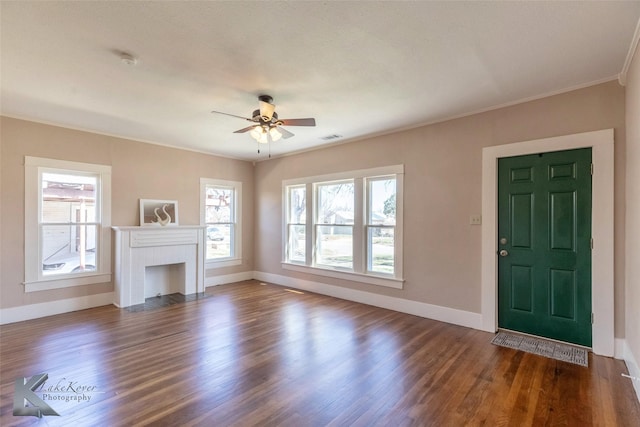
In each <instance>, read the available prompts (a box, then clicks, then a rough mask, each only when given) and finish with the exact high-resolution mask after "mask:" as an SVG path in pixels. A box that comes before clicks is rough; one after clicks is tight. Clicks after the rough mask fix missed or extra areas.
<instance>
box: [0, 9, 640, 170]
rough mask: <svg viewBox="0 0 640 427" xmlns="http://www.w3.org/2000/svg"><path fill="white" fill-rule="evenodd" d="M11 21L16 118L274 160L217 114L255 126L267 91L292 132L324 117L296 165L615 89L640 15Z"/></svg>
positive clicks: (426, 12) (110, 16)
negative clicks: (297, 122)
mask: <svg viewBox="0 0 640 427" xmlns="http://www.w3.org/2000/svg"><path fill="white" fill-rule="evenodd" d="M0 15H1V16H0V19H1V25H2V27H1V33H0V36H1V68H0V71H1V93H0V96H1V98H0V101H1V103H0V107H1V112H2V114H4V115H7V116H12V117H19V118H26V119H30V120H36V121H42V122H47V123H54V124H59V125H62V126H67V127H72V128H79V129H86V130H90V131H94V132H100V133H105V134H111V135H117V136H122V137H126V138H132V139H137V140H142V141H149V142H154V143H158V144H164V145H171V146H176V147H182V148H187V149H191V150H197V151H203V152H208V153H212V154H220V155H224V156H230V157H237V158H243V159H248V160H260V159H263V158H265V154H264V150H263V154H261V155H258V154H257V153H256V149H257V144H256V143H255V141H254V140H253V139H251V137H250V136H249V135H248V134H234V133H232V132H233V131H234V130H237V129H240V128H243V127H245V126H247V125H248V124H249V123H247V122H245V121H243V120H240V119H237V118H233V117H228V116H222V115H214V114H211V113H210V111H211V110H218V111H225V112H228V113H231V114H235V115H239V116H247V117H248V116H250V115H251V112H252V111H253V110H254V109H256V108H257V107H258V102H257V95H259V94H262V93H267V94H270V95H272V96H273V98H274V103H275V104H276V105H277V109H276V111H277V112H278V114H279V115H280V117H281V118H298V117H302V118H303V117H315V118H316V121H317V124H318V125H317V127H315V128H306V127H288V128H287V129H288V130H289V131H291V132H293V133H295V134H296V136H295V137H293V138H290V139H288V140H281V141H279V142H276V143H274V144H273V145H272V153H273V154H274V155H281V154H284V153H287V152H295V151H300V150H307V149H310V148H314V147H318V146H320V145H322V144H327V141H324V140H323V139H322V137H324V136H327V135H331V134H339V135H342V138H341V139H339V140H338V141H348V140H352V139H357V138H362V137H365V136H369V135H375V134H380V133H385V132H390V131H393V130H398V129H403V128H409V127H414V126H417V125H420V124H424V123H430V122H434V121H438V120H443V119H446V118H450V117H455V116H460V115H464V114H468V113H470V112H474V111H479V110H484V109H488V108H491V107H495V106H499V105H504V104H509V103H514V102H517V101H520V100H525V99H528V98H532V97H537V96H540V95H544V94H549V93H556V92H559V91H563V90H567V89H570V88H574V87H579V86H583V85H587V84H590V83H596V82H601V81H604V80H608V79H613V78H616V77H617V75H618V74H619V73H620V72H621V70H622V68H623V65H624V62H625V58H626V56H627V53H628V51H629V47H630V45H631V43H632V40H633V36H634V30H635V29H636V26H637V24H638V20H639V18H640V1H627V2H559V1H555V2H554V1H550V2H537V1H536V2H528V1H518V2H347V1H342V2H294V1H291V2H264V1H261V2H217V1H216V2H213V1H211V2H206V1H205V2H145V1H128V2H107V1H103V2H70V1H60V2H58V1H51V2H32V1H21V2H6V1H3V2H1V3H0ZM121 51H127V52H131V53H132V54H134V55H135V56H137V57H138V58H139V62H138V64H137V65H136V66H135V67H130V66H126V65H124V64H123V63H122V62H121V61H120V59H119V56H118V52H121ZM335 142H336V140H334V141H331V143H335Z"/></svg>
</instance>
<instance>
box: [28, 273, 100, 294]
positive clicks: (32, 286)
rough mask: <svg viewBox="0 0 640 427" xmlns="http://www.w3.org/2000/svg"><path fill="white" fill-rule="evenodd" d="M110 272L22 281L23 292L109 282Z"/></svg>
mask: <svg viewBox="0 0 640 427" xmlns="http://www.w3.org/2000/svg"><path fill="white" fill-rule="evenodd" d="M110 282H111V273H106V274H92V275H84V276H79V277H69V276H66V277H60V278H51V279H49V278H47V279H40V280H37V281H33V282H24V283H23V284H24V291H25V292H38V291H49V290H52V289H64V288H72V287H74V286H85V285H94V284H96V283H110Z"/></svg>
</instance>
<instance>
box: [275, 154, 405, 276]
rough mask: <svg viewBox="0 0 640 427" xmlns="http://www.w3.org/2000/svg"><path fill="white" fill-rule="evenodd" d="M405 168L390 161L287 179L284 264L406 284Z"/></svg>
mask: <svg viewBox="0 0 640 427" xmlns="http://www.w3.org/2000/svg"><path fill="white" fill-rule="evenodd" d="M403 173H404V168H403V166H390V167H383V168H375V169H367V170H360V171H353V172H346V173H340V174H332V175H326V176H319V177H310V178H302V179H296V180H287V181H284V182H283V194H284V199H285V209H284V212H285V218H284V222H285V225H284V245H283V246H284V253H283V260H284V261H283V267H284V268H287V269H291V270H299V271H308V272H311V271H309V269H313V271H312V272H313V274H322V275H326V276H331V277H338V278H344V279H347V280H356V281H362V282H365V283H372V284H377V285H382V286H389V287H395V288H402V281H403V280H402V186H403ZM307 195H309V196H310V197H307Z"/></svg>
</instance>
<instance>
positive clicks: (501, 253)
mask: <svg viewBox="0 0 640 427" xmlns="http://www.w3.org/2000/svg"><path fill="white" fill-rule="evenodd" d="M499 254H500V256H507V255H509V252H507V251H506V250H505V249H503V250H501V251H500V252H499Z"/></svg>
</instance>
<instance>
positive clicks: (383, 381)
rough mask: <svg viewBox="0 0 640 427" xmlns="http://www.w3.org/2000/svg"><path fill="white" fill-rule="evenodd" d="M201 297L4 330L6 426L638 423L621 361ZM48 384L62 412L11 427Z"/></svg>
mask: <svg viewBox="0 0 640 427" xmlns="http://www.w3.org/2000/svg"><path fill="white" fill-rule="evenodd" d="M207 293H208V294H211V295H212V296H211V297H209V298H201V299H197V300H194V301H188V302H185V303H182V304H175V305H169V306H166V307H160V308H156V309H150V310H144V311H137V312H131V311H127V310H122V309H118V308H116V307H114V306H106V307H99V308H95V309H90V310H83V311H79V312H75V313H68V314H63V315H58V316H53V317H48V318H42V319H36V320H31V321H26V322H21V323H16V324H11V325H5V326H2V327H0V343H1V346H2V348H1V351H0V357H1V359H0V363H1V367H0V383H1V391H0V399H1V402H0V403H1V418H0V425H2V426H12V425H64V426H132V425H146V424H156V425H168V426H183V425H184V426H230V425H233V426H252V425H259V426H296V427H297V426H374V425H380V426H420V425H425V426H427V425H428V426H480V425H484V426H501V425H509V426H547V425H548V426H591V425H594V426H640V404H639V403H638V401H637V400H636V397H635V394H634V392H633V389H632V385H631V382H630V380H629V379H626V378H623V377H622V376H621V375H620V374H621V373H627V370H626V367H625V365H624V363H623V362H622V361H619V360H614V359H611V358H606V357H600V356H593V355H591V354H590V355H589V368H584V367H581V366H577V365H572V364H568V363H566V362H560V361H556V360H552V359H546V358H543V357H541V356H535V355H531V354H527V353H523V352H519V351H516V350H511V349H507V348H502V347H497V346H495V345H492V344H491V343H490V340H491V338H492V336H493V335H492V334H489V333H486V332H481V331H477V330H473V329H467V328H463V327H459V326H453V325H449V324H446V323H440V322H436V321H433V320H428V319H423V318H420V317H416V316H411V315H407V314H402V313H397V312H393V311H389V310H384V309H380V308H376V307H371V306H367V305H361V304H357V303H353V302H349V301H344V300H339V299H335V298H330V297H325V296H321V295H317V294H312V293H306V292H305V293H299V292H291V291H288V290H286V289H285V288H282V287H279V286H275V285H261V284H260V283H259V282H255V281H249V282H243V283H239V284H233V285H224V286H218V287H213V288H209V289H208V290H207ZM40 373H47V374H48V379H47V381H46V382H45V384H44V387H43V389H45V391H46V390H48V391H49V400H46V399H45V402H46V403H48V404H49V405H50V406H51V408H53V409H54V410H55V411H57V412H58V413H59V414H60V415H59V416H45V417H43V418H42V419H38V418H35V417H21V416H13V414H12V407H13V396H14V387H15V386H14V384H15V380H16V378H19V377H26V378H27V379H29V378H30V377H31V376H33V375H36V374H40ZM83 387H84V388H85V390H86V391H83V390H82V388H83ZM92 387H93V388H92ZM56 388H57V389H58V390H57V392H56ZM70 389H71V390H70ZM72 390H75V392H74V391H72ZM45 391H42V390H41V391H40V392H39V393H38V394H39V395H40V396H43V394H44V393H45ZM70 398H73V399H85V400H83V401H76V400H70V401H65V400H64V399H70ZM50 399H56V400H50ZM87 399H90V400H87Z"/></svg>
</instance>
